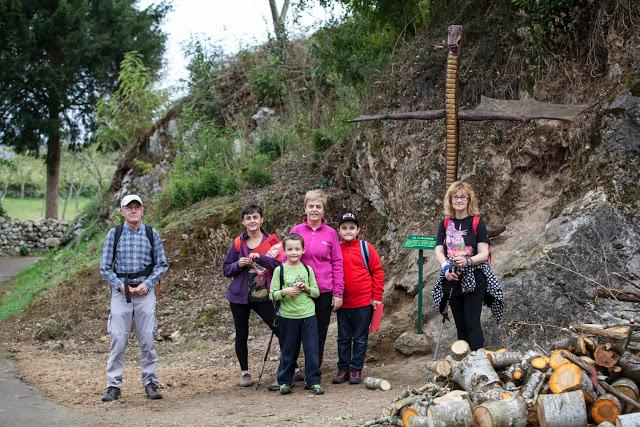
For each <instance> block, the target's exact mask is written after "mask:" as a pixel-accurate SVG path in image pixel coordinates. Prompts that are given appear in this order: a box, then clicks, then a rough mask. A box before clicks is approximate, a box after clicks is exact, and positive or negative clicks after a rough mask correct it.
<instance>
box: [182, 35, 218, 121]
mask: <svg viewBox="0 0 640 427" xmlns="http://www.w3.org/2000/svg"><path fill="white" fill-rule="evenodd" d="M185 55H186V56H187V57H188V58H189V64H188V65H187V70H188V71H189V80H188V84H189V92H190V93H191V95H192V97H193V99H194V100H195V102H193V103H192V105H191V107H192V108H194V109H196V110H197V111H198V112H199V113H200V114H201V115H202V116H204V117H207V118H209V119H212V120H214V121H216V123H217V124H218V125H222V124H224V116H223V109H224V107H225V103H224V101H223V100H222V98H221V96H220V94H219V93H218V90H217V80H218V77H219V76H220V73H221V71H222V69H223V67H224V51H223V50H222V48H221V47H219V46H217V45H215V44H213V43H212V42H211V41H209V40H199V39H193V40H191V41H190V42H189V44H188V45H187V46H186V48H185Z"/></svg>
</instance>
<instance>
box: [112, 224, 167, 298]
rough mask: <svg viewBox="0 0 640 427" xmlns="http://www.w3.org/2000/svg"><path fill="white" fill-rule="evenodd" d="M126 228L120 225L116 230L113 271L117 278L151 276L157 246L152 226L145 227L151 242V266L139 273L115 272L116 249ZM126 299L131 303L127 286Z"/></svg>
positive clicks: (125, 288) (154, 264)
mask: <svg viewBox="0 0 640 427" xmlns="http://www.w3.org/2000/svg"><path fill="white" fill-rule="evenodd" d="M123 228H124V224H118V225H117V226H116V228H115V235H114V236H113V256H112V258H111V269H112V270H113V272H114V273H116V276H118V277H129V278H135V277H140V276H149V275H150V274H151V273H152V272H153V268H154V267H155V266H156V253H155V245H154V243H153V241H154V238H153V227H151V226H150V225H146V224H145V226H144V230H145V234H146V235H147V240H149V244H150V245H151V264H149V265H148V266H147V267H146V268H145V269H144V270H140V271H137V272H135V273H126V274H124V275H123V274H118V272H117V271H116V270H115V266H116V249H117V248H118V242H119V241H120V236H122V230H123ZM124 291H125V292H124V293H125V297H126V299H127V302H128V303H130V302H131V296H130V295H129V286H127V285H125V287H124Z"/></svg>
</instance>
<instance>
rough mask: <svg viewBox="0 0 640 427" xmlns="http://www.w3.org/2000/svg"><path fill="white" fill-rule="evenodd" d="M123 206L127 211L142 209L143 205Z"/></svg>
mask: <svg viewBox="0 0 640 427" xmlns="http://www.w3.org/2000/svg"><path fill="white" fill-rule="evenodd" d="M124 208H125V210H127V211H129V212H132V211H139V210H142V209H143V207H142V206H138V205H132V206H125V207H124Z"/></svg>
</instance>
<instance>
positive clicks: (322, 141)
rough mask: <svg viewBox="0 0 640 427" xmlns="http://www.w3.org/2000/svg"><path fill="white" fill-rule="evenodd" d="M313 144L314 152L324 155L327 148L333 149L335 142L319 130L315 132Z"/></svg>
mask: <svg viewBox="0 0 640 427" xmlns="http://www.w3.org/2000/svg"><path fill="white" fill-rule="evenodd" d="M311 143H312V146H313V151H315V152H316V153H319V154H320V153H324V152H325V151H326V150H327V148H329V147H331V145H332V144H333V141H332V140H331V138H329V136H328V135H327V134H326V133H324V132H323V131H322V130H320V129H318V130H316V131H314V132H313V134H312V136H311Z"/></svg>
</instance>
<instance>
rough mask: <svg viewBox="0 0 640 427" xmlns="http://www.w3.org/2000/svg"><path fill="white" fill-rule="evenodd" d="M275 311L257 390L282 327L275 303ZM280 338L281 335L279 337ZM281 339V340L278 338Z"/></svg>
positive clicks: (277, 306) (278, 305)
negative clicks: (279, 328)
mask: <svg viewBox="0 0 640 427" xmlns="http://www.w3.org/2000/svg"><path fill="white" fill-rule="evenodd" d="M281 271H282V270H281ZM273 310H274V311H275V317H274V318H273V328H271V338H269V344H267V351H266V352H265V353H264V359H262V369H261V370H260V375H258V382H257V384H256V390H258V389H259V388H260V380H261V379H262V374H264V368H265V367H266V365H267V357H269V351H271V343H272V342H273V336H274V335H275V334H276V329H278V327H279V326H280V321H279V319H280V304H278V303H276V302H274V303H273ZM278 337H280V335H278ZM278 339H279V338H278Z"/></svg>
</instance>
